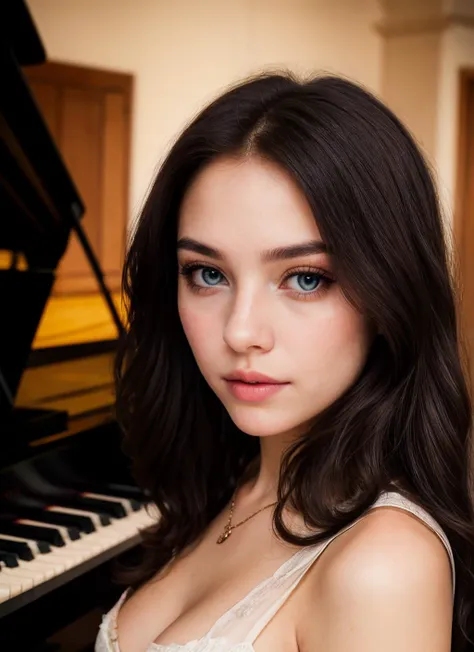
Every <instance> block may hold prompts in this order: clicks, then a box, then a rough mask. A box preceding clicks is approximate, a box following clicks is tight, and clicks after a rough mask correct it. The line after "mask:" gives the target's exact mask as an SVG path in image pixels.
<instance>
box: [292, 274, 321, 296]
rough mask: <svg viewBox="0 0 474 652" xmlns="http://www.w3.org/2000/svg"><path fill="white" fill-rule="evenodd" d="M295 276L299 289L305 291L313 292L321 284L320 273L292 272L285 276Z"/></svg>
mask: <svg viewBox="0 0 474 652" xmlns="http://www.w3.org/2000/svg"><path fill="white" fill-rule="evenodd" d="M292 277H294V278H296V279H297V280H298V284H299V286H300V287H301V289H303V290H305V291H306V292H314V290H316V288H317V287H318V286H319V285H320V284H321V275H320V274H308V273H306V274H301V273H300V274H292V275H291V276H290V277H287V278H292ZM308 286H311V287H308Z"/></svg>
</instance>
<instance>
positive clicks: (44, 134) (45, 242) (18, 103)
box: [0, 0, 84, 431]
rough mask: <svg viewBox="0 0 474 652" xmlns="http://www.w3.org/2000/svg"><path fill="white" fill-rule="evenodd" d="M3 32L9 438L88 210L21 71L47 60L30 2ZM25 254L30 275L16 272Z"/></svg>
mask: <svg viewBox="0 0 474 652" xmlns="http://www.w3.org/2000/svg"><path fill="white" fill-rule="evenodd" d="M0 26H1V27H0V83H1V85H2V92H1V93H0V250H7V251H10V252H12V268H11V269H0V297H1V301H2V305H3V306H4V314H3V315H2V319H1V320H0V431H1V430H2V425H4V424H5V419H6V416H7V415H10V413H11V412H12V410H13V404H14V400H15V396H16V393H17V390H18V386H19V383H20V380H21V376H22V374H23V370H24V368H25V365H26V362H27V359H28V356H29V354H30V350H31V346H32V343H33V339H34V336H35V334H36V330H37V327H38V325H39V322H40V319H41V316H42V314H43V311H44V307H45V305H46V302H47V300H48V298H49V294H50V291H51V288H52V285H53V281H54V273H55V269H56V266H57V264H58V262H59V260H60V259H61V257H62V255H63V254H64V252H65V250H66V247H67V244H68V239H69V234H70V231H71V228H72V226H73V225H74V224H77V222H78V220H79V219H80V218H81V217H82V215H83V213H84V204H83V202H82V199H81V197H80V196H79V193H78V191H77V188H76V187H75V185H74V183H73V181H72V179H71V177H70V175H69V173H68V171H67V169H66V166H65V164H64V162H63V160H62V157H61V155H60V153H59V151H58V149H57V147H56V145H55V143H54V141H53V138H52V136H51V134H50V133H49V130H48V128H47V126H46V123H45V121H44V119H43V117H42V114H41V112H40V110H39V108H38V106H37V104H36V102H35V100H34V98H33V95H32V93H31V91H30V88H29V86H28V83H27V81H26V79H25V77H24V75H23V72H22V70H21V64H25V63H40V62H42V61H44V59H45V52H44V48H43V46H42V43H41V39H40V38H39V36H38V33H37V32H36V28H35V26H34V23H33V21H32V20H31V16H30V14H29V12H28V9H27V7H26V5H25V3H24V2H23V1H21V0H15V1H13V0H8V1H7V2H5V1H4V2H2V3H1V6H0ZM18 254H23V256H24V257H25V259H26V260H27V263H28V269H26V270H20V269H18V268H17V267H16V266H15V261H16V260H17V259H18ZM5 307H6V309H5ZM4 430H5V428H4Z"/></svg>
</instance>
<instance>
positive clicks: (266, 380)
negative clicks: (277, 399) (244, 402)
mask: <svg viewBox="0 0 474 652" xmlns="http://www.w3.org/2000/svg"><path fill="white" fill-rule="evenodd" d="M225 380H233V381H240V382H242V383H248V384H257V383H262V384H265V385H284V384H286V383H285V381H281V380H277V379H276V378H272V377H271V376H267V375H266V374H261V373H259V372H258V371H244V370H243V369H237V370H236V371H233V372H232V373H230V374H228V375H227V376H225Z"/></svg>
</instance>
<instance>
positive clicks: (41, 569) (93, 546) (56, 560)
mask: <svg viewBox="0 0 474 652" xmlns="http://www.w3.org/2000/svg"><path fill="white" fill-rule="evenodd" d="M53 509H55V508H53ZM69 510H71V513H78V514H83V515H85V516H89V517H90V518H91V519H92V521H93V523H94V525H95V526H96V531H95V532H91V533H90V534H84V533H83V534H82V536H81V538H80V539H78V540H76V541H70V540H67V541H66V545H64V546H55V545H52V544H50V545H51V552H49V553H40V552H39V551H38V547H37V544H36V542H35V541H34V540H33V539H27V538H25V537H17V536H11V535H0V537H1V536H4V538H7V539H11V540H13V541H23V542H25V543H27V544H28V545H29V547H30V548H31V549H32V552H33V554H34V555H35V557H34V559H33V560H31V561H24V560H19V568H20V569H21V578H20V574H18V576H17V577H16V576H15V571H16V570H18V569H16V568H13V569H8V572H7V573H4V582H3V584H2V572H0V602H1V601H2V600H3V601H4V600H8V599H9V598H10V597H13V596H14V595H18V594H19V593H22V592H23V591H25V590H28V589H27V588H24V587H25V586H26V585H27V586H28V587H29V586H31V582H32V581H34V582H35V583H41V581H46V580H48V579H51V577H55V576H58V575H61V574H62V573H64V572H65V571H67V570H69V569H70V568H74V567H75V566H77V565H79V564H81V563H83V562H84V561H86V560H87V559H92V558H94V557H95V556H98V555H100V554H101V553H102V552H104V551H106V550H109V549H110V548H112V547H114V546H115V545H117V544H118V543H120V542H122V541H127V540H128V539H131V538H132V537H134V536H136V534H137V533H138V532H139V531H140V530H142V529H143V528H145V527H148V526H150V525H152V524H153V523H156V522H157V520H158V516H157V514H158V512H157V510H156V508H152V509H151V510H150V511H151V514H149V513H148V512H147V510H146V509H145V508H144V507H142V508H141V509H140V510H138V511H136V512H132V513H130V514H128V515H127V516H126V517H124V518H119V519H116V518H111V523H110V525H106V526H104V525H101V524H100V521H99V516H98V515H97V514H95V513H94V512H88V511H87V510H82V509H79V510H76V509H74V508H57V511H64V513H68V512H69ZM153 510H154V512H153ZM38 524H39V525H40V526H41V527H47V526H50V527H53V528H57V529H58V530H59V531H61V527H63V526H55V525H52V524H46V523H42V522H39V521H38ZM29 566H30V569H31V571H33V570H34V571H35V573H33V572H30V573H29V574H28V567H29ZM38 573H39V575H38ZM41 574H42V576H43V578H44V579H43V580H41Z"/></svg>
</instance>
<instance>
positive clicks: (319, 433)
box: [97, 73, 474, 652]
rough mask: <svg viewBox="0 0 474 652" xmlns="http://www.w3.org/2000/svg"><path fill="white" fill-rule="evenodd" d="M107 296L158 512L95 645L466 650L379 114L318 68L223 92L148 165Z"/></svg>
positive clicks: (416, 214)
mask: <svg viewBox="0 0 474 652" xmlns="http://www.w3.org/2000/svg"><path fill="white" fill-rule="evenodd" d="M124 289H125V293H126V296H127V297H128V304H129V324H130V327H129V331H128V334H127V336H126V338H125V340H124V341H123V343H122V346H121V350H120V353H119V355H118V358H117V366H116V373H117V397H118V415H119V420H120V422H121V423H122V425H123V428H124V431H125V434H126V444H127V447H128V452H129V453H130V455H131V457H132V459H133V462H134V470H135V475H136V478H137V480H138V482H139V483H140V485H141V486H142V487H143V488H144V489H146V490H147V491H149V492H150V495H151V498H152V500H153V502H154V503H155V504H156V506H157V508H158V510H159V513H160V518H159V520H158V523H157V525H156V527H155V529H154V531H153V532H151V533H149V536H148V537H147V543H146V555H145V557H144V559H143V562H142V563H141V565H140V566H139V567H138V568H136V569H135V570H134V574H133V575H132V576H130V578H129V581H128V583H129V584H130V588H129V590H127V591H126V592H125V593H124V594H123V596H122V598H121V599H120V601H119V602H118V604H117V605H115V607H114V608H113V609H112V611H111V612H109V614H107V615H106V616H105V617H104V620H103V624H102V626H101V630H100V633H99V638H98V641H97V650H101V651H102V650H115V651H120V652H145V651H147V652H151V651H152V650H153V651H159V650H161V651H162V652H165V651H169V652H171V651H177V650H187V651H192V652H198V651H199V652H204V651H205V652H210V651H211V650H212V651H213V652H237V651H239V652H243V651H246V652H247V651H252V650H254V651H255V652H263V651H266V650H271V651H272V652H283V651H284V652H297V651H300V652H321V651H324V652H362V650H363V651H364V652H375V651H377V652H379V651H380V650H384V652H395V651H396V652H400V651H403V652H420V650H430V652H448V650H453V651H455V652H460V651H461V650H467V649H471V648H469V647H468V645H469V642H468V637H470V639H471V645H472V638H474V637H473V635H472V619H473V596H474V572H473V570H474V559H473V545H474V515H473V513H474V510H473V504H472V498H471V496H470V493H469V471H470V468H471V467H470V465H469V463H468V460H469V459H470V455H471V449H470V440H469V433H470V427H471V404H470V398H469V393H468V389H467V383H466V380H465V376H464V375H463V369H462V365H461V361H460V353H459V344H458V335H457V332H458V322H457V315H456V309H455V298H454V292H453V283H452V280H451V272H450V268H449V260H448V255H447V247H446V244H445V241H444V237H443V230H442V222H441V218H440V212H439V207H438V202H437V198H436V193H435V190H434V185H433V181H432V179H431V176H430V173H429V171H428V169H427V166H426V164H425V163H424V161H423V158H422V156H421V154H420V152H419V151H418V149H417V147H416V145H415V143H414V142H413V140H412V138H411V137H410V135H409V134H408V133H407V131H406V129H405V128H404V127H403V126H402V124H401V123H400V122H399V121H398V120H397V118H396V117H395V116H394V115H393V114H392V113H391V112H390V111H389V110H388V109H387V108H386V107H385V106H384V105H383V104H382V103H380V101H378V100H377V99H376V98H375V97H373V96H372V95H371V94H370V93H368V92H366V91H365V90H363V89H362V88H360V87H359V86H358V85H356V84H353V83H352V82H349V81H346V80H344V79H341V78H337V77H332V76H326V77H320V78H315V79H311V80H306V81H301V80H298V79H297V78H296V77H294V76H293V75H292V74H290V73H285V74H270V73H268V74H260V75H257V76H254V77H253V78H250V79H248V80H246V81H244V82H240V83H239V84H238V85H236V86H234V87H233V88H230V89H228V91H227V92H226V93H224V94H223V95H222V96H221V97H219V98H217V99H216V100H215V101H213V102H212V103H211V104H210V105H209V106H208V107H207V108H205V109H204V110H203V111H202V112H201V113H200V114H199V115H198V116H197V117H196V118H195V119H194V120H193V121H192V122H191V123H190V124H189V126H187V128H186V129H185V130H184V132H183V133H182V135H181V136H180V137H179V138H178V140H177V142H176V143H175V144H174V146H173V147H172V149H171V151H170V153H169V154H168V156H167V157H166V160H165V161H164V163H163V165H162V166H161V169H160V171H159V172H158V175H157V178H156V180H155V182H154V185H153V187H152V189H151V192H150V194H149V197H148V200H147V202H146V204H145V206H144V209H143V211H142V214H141V216H140V219H139V222H138V226H137V228H136V231H135V233H134V237H133V242H132V244H131V247H130V250H129V252H128V256H127V260H126V266H125V273H124ZM323 552H324V554H323ZM303 580H304V581H303Z"/></svg>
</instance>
